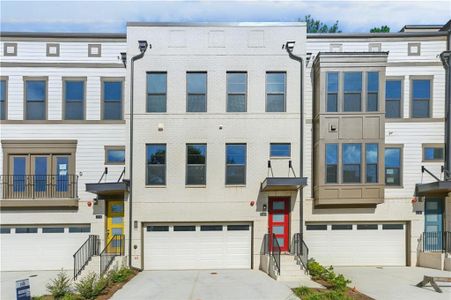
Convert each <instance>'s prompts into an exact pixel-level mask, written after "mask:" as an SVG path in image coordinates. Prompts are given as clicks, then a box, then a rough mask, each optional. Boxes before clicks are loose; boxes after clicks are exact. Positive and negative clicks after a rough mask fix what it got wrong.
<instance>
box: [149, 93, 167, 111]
mask: <svg viewBox="0 0 451 300" xmlns="http://www.w3.org/2000/svg"><path fill="white" fill-rule="evenodd" d="M147 112H166V95H147Z"/></svg>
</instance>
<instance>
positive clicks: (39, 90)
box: [25, 80, 46, 101]
mask: <svg viewBox="0 0 451 300" xmlns="http://www.w3.org/2000/svg"><path fill="white" fill-rule="evenodd" d="M25 84H26V98H27V101H45V94H46V83H45V81H41V80H39V81H37V80H30V81H27V82H26V83H25Z"/></svg>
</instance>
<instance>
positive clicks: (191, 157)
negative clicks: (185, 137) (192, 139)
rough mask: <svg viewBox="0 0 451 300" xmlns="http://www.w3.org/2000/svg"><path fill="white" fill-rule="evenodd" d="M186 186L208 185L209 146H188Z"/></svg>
mask: <svg viewBox="0 0 451 300" xmlns="http://www.w3.org/2000/svg"><path fill="white" fill-rule="evenodd" d="M186 160H187V161H186V184H187V185H205V184H206V183H207V145H206V144H187V145H186Z"/></svg>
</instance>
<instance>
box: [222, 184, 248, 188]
mask: <svg viewBox="0 0 451 300" xmlns="http://www.w3.org/2000/svg"><path fill="white" fill-rule="evenodd" d="M225 187H226V188H244V187H246V185H245V184H226V185H225Z"/></svg>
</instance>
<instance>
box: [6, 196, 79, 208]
mask: <svg viewBox="0 0 451 300" xmlns="http://www.w3.org/2000/svg"><path fill="white" fill-rule="evenodd" d="M78 201H79V199H78V198H77V199H33V200H30V199H17V200H0V208H1V209H2V210H3V209H43V208H49V209H54V208H60V209H78Z"/></svg>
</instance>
